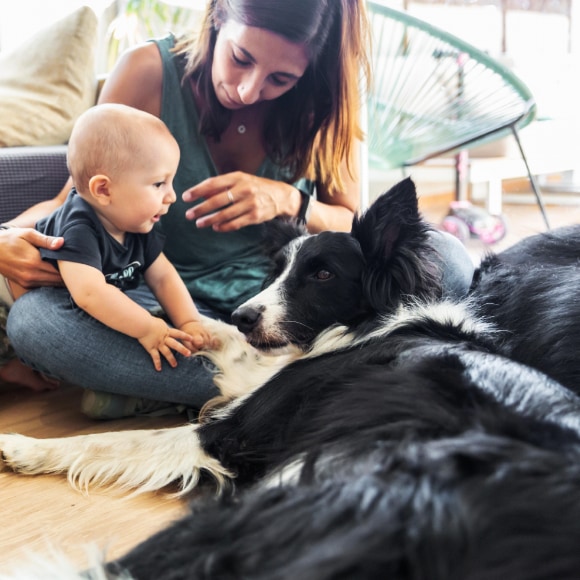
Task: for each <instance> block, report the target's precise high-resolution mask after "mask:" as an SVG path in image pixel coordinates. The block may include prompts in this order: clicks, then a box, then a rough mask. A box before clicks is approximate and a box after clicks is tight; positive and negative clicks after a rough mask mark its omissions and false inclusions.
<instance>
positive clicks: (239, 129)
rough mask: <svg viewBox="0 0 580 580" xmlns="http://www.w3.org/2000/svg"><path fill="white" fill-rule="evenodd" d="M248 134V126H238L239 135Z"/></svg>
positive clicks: (241, 124)
mask: <svg viewBox="0 0 580 580" xmlns="http://www.w3.org/2000/svg"><path fill="white" fill-rule="evenodd" d="M245 132H246V126H245V125H244V124H243V123H240V124H239V125H238V133H239V134H240V135H243V134H244V133H245Z"/></svg>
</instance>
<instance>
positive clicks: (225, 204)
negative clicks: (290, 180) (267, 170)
mask: <svg viewBox="0 0 580 580" xmlns="http://www.w3.org/2000/svg"><path fill="white" fill-rule="evenodd" d="M202 198H203V199H204V201H202V202H201V203H200V204H198V205H196V206H195V207H192V208H191V209H188V210H187V212H186V213H185V217H186V218H187V219H190V220H194V221H195V224H196V226H197V227H198V228H207V227H212V228H213V229H214V230H215V231H218V232H231V231H233V230H238V229H240V228H243V227H245V226H248V225H251V224H261V223H263V222H266V221H269V220H271V219H274V218H275V217H277V216H295V215H297V214H298V210H299V208H300V202H301V198H300V193H299V192H298V190H297V189H296V188H295V187H293V186H292V185H289V184H287V183H283V182H280V181H274V180H272V179H266V178H265V177H257V176H255V175H250V174H248V173H243V172H241V171H236V172H233V173H226V174H225V175H219V176H217V177H210V178H209V179H206V180H205V181H202V182H201V183H200V184H199V185H196V186H195V187H192V188H191V189H188V190H186V191H185V192H184V193H183V201H185V202H193V201H197V200H198V199H202Z"/></svg>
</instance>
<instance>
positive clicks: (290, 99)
mask: <svg viewBox="0 0 580 580" xmlns="http://www.w3.org/2000/svg"><path fill="white" fill-rule="evenodd" d="M230 19H231V20H234V21H236V22H239V23H241V24H244V25H246V26H252V27H257V28H265V29H267V30H269V31H271V32H274V33H276V34H279V35H280V36H283V37H284V38H286V39H287V40H289V41H290V42H293V43H296V44H304V45H305V46H306V47H307V50H308V54H309V57H310V64H309V66H308V68H307V69H306V71H305V73H304V75H303V77H302V78H301V79H300V80H299V81H298V83H297V84H296V86H295V87H294V88H292V89H291V90H289V91H288V92H286V93H284V94H283V95H282V96H281V97H279V98H278V99H276V100H275V101H273V102H272V108H271V111H270V116H269V118H268V119H267V120H266V124H265V134H264V141H265V143H266V146H267V147H268V154H269V156H270V157H271V158H272V159H273V160H274V161H276V162H277V163H279V164H280V165H281V166H283V167H286V168H288V170H289V172H290V174H291V179H290V180H295V179H297V178H298V177H302V176H305V177H309V178H310V179H313V180H315V181H317V182H318V183H320V184H321V185H322V187H323V188H324V189H325V190H327V191H329V192H330V193H333V192H337V191H341V190H342V185H343V184H342V180H341V177H340V166H341V163H342V162H343V161H344V160H345V159H346V161H347V164H348V161H349V159H351V158H352V155H353V147H354V141H355V139H362V137H363V135H362V130H361V127H360V100H361V89H364V88H366V87H365V86H364V85H363V84H362V82H361V81H365V82H368V79H369V70H370V66H369V61H368V52H367V49H368V38H369V32H368V22H367V18H366V12H365V1H364V0H291V1H290V0H211V1H210V2H209V4H208V7H207V10H206V13H205V17H204V19H203V22H202V26H201V28H200V30H199V31H198V33H197V34H195V35H191V36H189V37H185V38H183V39H181V40H180V42H179V43H178V44H177V47H176V50H177V51H178V52H179V53H182V54H185V55H186V58H187V64H186V77H191V78H192V79H193V80H194V81H195V83H196V87H197V90H198V91H199V94H200V95H201V97H202V98H203V99H204V101H205V102H206V103H208V104H209V107H208V109H207V110H206V111H205V112H204V113H203V114H202V116H201V131H202V133H203V134H205V135H209V136H211V137H213V138H214V139H217V140H219V138H220V136H221V134H222V132H223V131H224V130H225V128H226V127H227V125H228V123H229V120H230V114H231V113H230V111H228V110H227V109H225V108H224V107H222V106H221V105H220V103H219V102H218V100H217V97H216V95H215V92H214V89H213V85H212V79H211V67H212V61H213V51H214V47H215V43H216V38H217V34H218V31H219V28H220V26H221V25H222V24H223V23H225V22H226V21H228V20H230ZM348 167H349V171H351V167H350V166H348Z"/></svg>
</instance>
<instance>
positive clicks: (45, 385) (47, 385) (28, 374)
mask: <svg viewBox="0 0 580 580" xmlns="http://www.w3.org/2000/svg"><path fill="white" fill-rule="evenodd" d="M0 381H2V382H4V383H10V384H14V385H20V386H22V387H26V388H27V389H32V390H33V391H50V390H54V389H56V388H58V381H53V380H50V379H47V378H45V377H43V376H42V375H41V374H40V373H38V372H36V371H34V370H32V369H31V368H30V367H27V366H26V365H25V364H24V363H21V362H20V361H19V360H18V359H12V360H11V361H9V362H8V363H6V364H5V365H4V366H2V367H0Z"/></svg>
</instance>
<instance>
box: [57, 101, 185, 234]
mask: <svg viewBox="0 0 580 580" xmlns="http://www.w3.org/2000/svg"><path fill="white" fill-rule="evenodd" d="M67 160H68V167H69V171H70V174H71V176H72V180H73V184H74V186H75V187H76V189H77V191H78V193H79V195H80V196H81V197H82V198H83V199H84V200H85V201H86V202H87V203H89V205H91V207H92V208H93V209H94V210H95V212H96V214H97V216H98V217H99V219H100V220H101V223H102V224H103V225H104V227H105V229H106V230H107V231H108V232H109V234H111V235H112V236H116V237H117V239H118V240H119V241H121V240H122V239H123V236H124V233H125V232H133V233H147V232H149V231H151V229H152V228H153V227H154V225H155V224H156V223H157V222H158V221H159V220H160V219H161V217H162V216H163V215H165V214H166V213H167V211H168V210H169V206H170V205H171V204H172V203H173V202H174V201H175V199H176V195H175V191H174V189H173V179H174V177H175V173H176V171H177V166H178V164H179V145H178V144H177V141H176V140H175V139H174V137H173V136H172V135H171V133H170V132H169V129H167V127H166V126H165V124H164V123H163V122H162V121H161V120H160V119H158V118H157V117H155V116H154V115H150V114H149V113H145V112H143V111H140V110H138V109H133V108H131V107H127V106H126V105H118V104H106V105H97V106H96V107H93V108H91V109H89V110H88V111H86V112H85V113H83V114H82V115H81V116H80V117H79V118H78V120H77V122H76V124H75V126H74V128H73V131H72V134H71V137H70V140H69V146H68V156H67Z"/></svg>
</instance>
